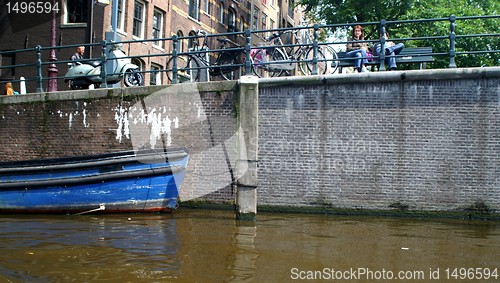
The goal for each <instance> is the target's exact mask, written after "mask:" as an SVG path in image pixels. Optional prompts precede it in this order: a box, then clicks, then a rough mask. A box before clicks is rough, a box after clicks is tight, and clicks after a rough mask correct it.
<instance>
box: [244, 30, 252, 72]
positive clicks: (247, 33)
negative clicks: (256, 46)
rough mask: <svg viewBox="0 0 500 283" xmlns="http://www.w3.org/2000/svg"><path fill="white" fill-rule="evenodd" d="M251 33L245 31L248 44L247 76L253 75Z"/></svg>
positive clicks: (246, 48) (246, 56)
mask: <svg viewBox="0 0 500 283" xmlns="http://www.w3.org/2000/svg"><path fill="white" fill-rule="evenodd" d="M251 35H252V34H251V32H250V30H249V29H247V30H246V31H245V38H246V44H245V74H246V75H247V76H250V75H251V72H252V58H251V57H250V51H251V49H252V45H251V43H252V36H251Z"/></svg>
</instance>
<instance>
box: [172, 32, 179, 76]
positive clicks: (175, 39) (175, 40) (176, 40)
mask: <svg viewBox="0 0 500 283" xmlns="http://www.w3.org/2000/svg"><path fill="white" fill-rule="evenodd" d="M178 44H179V38H178V37H177V35H176V34H174V36H172V46H173V50H172V84H176V83H177V45H178Z"/></svg>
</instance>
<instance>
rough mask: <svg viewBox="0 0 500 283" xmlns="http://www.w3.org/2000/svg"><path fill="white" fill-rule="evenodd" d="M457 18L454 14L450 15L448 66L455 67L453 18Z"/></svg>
mask: <svg viewBox="0 0 500 283" xmlns="http://www.w3.org/2000/svg"><path fill="white" fill-rule="evenodd" d="M456 19H457V18H456V17H455V15H451V16H450V65H449V66H448V68H456V67H457V64H456V63H455V39H456V34H455V20H456Z"/></svg>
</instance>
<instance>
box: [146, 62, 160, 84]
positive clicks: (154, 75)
mask: <svg viewBox="0 0 500 283" xmlns="http://www.w3.org/2000/svg"><path fill="white" fill-rule="evenodd" d="M161 69H162V67H161V66H160V65H157V64H151V75H150V78H149V85H161Z"/></svg>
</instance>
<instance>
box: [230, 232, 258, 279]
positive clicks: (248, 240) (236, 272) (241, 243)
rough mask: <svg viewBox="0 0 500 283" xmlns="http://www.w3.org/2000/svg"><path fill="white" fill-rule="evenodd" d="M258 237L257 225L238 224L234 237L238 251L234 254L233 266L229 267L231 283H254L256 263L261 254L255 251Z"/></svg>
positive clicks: (234, 243)
mask: <svg viewBox="0 0 500 283" xmlns="http://www.w3.org/2000/svg"><path fill="white" fill-rule="evenodd" d="M256 236H257V227H256V226H255V223H253V222H252V223H244V222H240V223H237V225H236V232H235V233H234V237H233V245H234V247H235V248H236V250H235V251H234V252H233V254H232V264H231V265H230V267H229V270H230V273H231V277H230V279H229V282H253V280H254V277H255V276H254V275H255V271H256V262H257V258H258V257H259V254H260V253H259V251H257V250H256V249H255V237H256Z"/></svg>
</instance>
